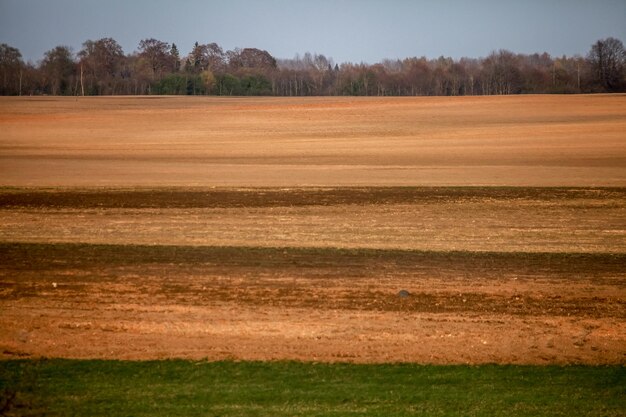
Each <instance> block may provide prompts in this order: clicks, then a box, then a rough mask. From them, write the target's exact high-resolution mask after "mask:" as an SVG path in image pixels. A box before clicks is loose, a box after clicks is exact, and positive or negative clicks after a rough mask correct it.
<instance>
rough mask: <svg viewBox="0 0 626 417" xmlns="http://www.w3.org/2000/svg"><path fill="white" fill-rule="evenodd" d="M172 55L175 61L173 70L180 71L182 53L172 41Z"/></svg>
mask: <svg viewBox="0 0 626 417" xmlns="http://www.w3.org/2000/svg"><path fill="white" fill-rule="evenodd" d="M170 56H171V57H172V60H173V61H174V68H173V72H178V70H179V69H180V53H179V52H178V47H177V46H176V44H175V43H172V48H171V49H170Z"/></svg>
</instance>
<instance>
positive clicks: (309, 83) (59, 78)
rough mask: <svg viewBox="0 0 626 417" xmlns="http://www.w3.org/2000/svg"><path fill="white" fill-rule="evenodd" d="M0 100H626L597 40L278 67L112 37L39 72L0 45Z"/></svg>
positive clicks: (250, 54)
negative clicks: (584, 46) (563, 46)
mask: <svg viewBox="0 0 626 417" xmlns="http://www.w3.org/2000/svg"><path fill="white" fill-rule="evenodd" d="M0 77H1V78H0V94H2V95H18V94H52V95H82V94H84V95H108V94H189V95H204V94H213V95H276V96H308V95H360V96H370V95H378V96H413V95H450V96H455V95H493V94H527V93H539V94H542V93H594V92H620V91H626V52H625V50H624V45H623V44H622V42H621V41H620V40H619V39H615V38H607V39H602V40H598V41H597V42H596V43H594V44H593V45H592V46H591V49H590V51H589V53H588V54H587V56H586V57H581V56H572V57H568V56H562V57H552V56H550V55H548V54H547V53H542V54H539V53H536V54H516V53H514V52H511V51H508V50H499V51H494V52H492V53H491V54H489V55H488V56H487V57H483V58H461V59H457V60H455V59H452V58H449V57H443V56H441V57H439V58H436V59H427V58H425V57H409V58H405V59H396V60H384V61H382V62H378V63H375V64H371V65H370V64H365V63H350V62H347V63H335V62H334V61H333V60H332V58H329V57H326V56H325V55H322V54H311V53H308V52H307V53H305V54H304V55H302V56H300V55H296V56H295V57H294V58H291V59H276V58H275V57H273V56H272V55H271V54H270V53H269V52H268V51H265V50H261V49H257V48H243V49H239V48H236V49H233V50H228V51H224V50H223V49H222V48H221V47H220V46H219V45H218V44H216V43H199V42H196V43H195V44H194V45H192V46H191V48H190V52H189V53H188V54H187V55H181V53H180V51H179V48H178V46H177V45H175V44H173V43H172V44H170V43H168V42H165V41H161V40H158V39H154V38H147V39H143V40H141V41H140V42H139V45H138V46H137V50H136V51H134V52H132V53H130V54H125V53H124V51H123V50H122V47H121V46H120V45H119V44H118V43H117V42H116V41H115V40H114V39H112V38H102V39H98V40H87V41H85V42H84V43H83V46H82V48H81V49H80V51H78V53H76V54H74V53H73V51H72V50H71V49H70V48H68V47H66V46H57V47H55V48H53V49H51V50H50V51H47V52H46V53H45V54H44V57H43V58H42V59H41V61H39V62H38V63H37V64H36V65H35V64H31V63H25V62H24V61H23V60H22V56H21V54H20V51H19V50H18V49H16V48H14V47H11V46H9V45H7V44H1V45H0Z"/></svg>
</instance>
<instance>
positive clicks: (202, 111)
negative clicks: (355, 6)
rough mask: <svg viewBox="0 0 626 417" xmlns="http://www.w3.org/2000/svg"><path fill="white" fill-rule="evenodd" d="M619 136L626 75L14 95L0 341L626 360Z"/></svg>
mask: <svg viewBox="0 0 626 417" xmlns="http://www.w3.org/2000/svg"><path fill="white" fill-rule="evenodd" d="M625 132H626V96H623V95H615V96H524V97H502V98H500V97H484V98H418V99H417V98H416V99H413V98H399V99H377V98H362V99H354V98H323V99H322V98H311V99H271V98H261V99H252V98H250V99H216V98H158V97H155V98H153V97H148V98H79V99H78V100H76V99H60V98H41V97H40V98H22V99H19V98H0V185H3V186H4V188H0V357H2V358H16V357H39V356H49V357H71V358H123V359H153V358H171V357H183V358H195V359H199V358H208V359H260V360H268V359H269V360H274V359H298V360H317V361H330V362H336V361H351V362H368V363H369V362H396V361H411V362H420V363H443V364H447V363H491V362H495V363H532V364H546V363H585V364H608V363H621V364H625V363H626V348H624V346H626V198H625V197H626V133H625ZM226 185H227V186H228V187H224V186H226ZM443 185H445V186H443ZM216 186H217V188H215V187H216ZM403 290H404V291H405V292H401V291H403Z"/></svg>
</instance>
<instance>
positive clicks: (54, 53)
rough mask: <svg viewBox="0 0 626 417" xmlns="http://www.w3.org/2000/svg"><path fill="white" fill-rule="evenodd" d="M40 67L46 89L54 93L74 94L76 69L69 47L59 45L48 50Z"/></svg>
mask: <svg viewBox="0 0 626 417" xmlns="http://www.w3.org/2000/svg"><path fill="white" fill-rule="evenodd" d="M40 69H41V71H42V76H43V79H44V82H43V84H44V91H46V92H47V93H49V94H52V95H58V94H73V91H72V90H73V88H75V86H74V81H75V72H76V69H75V62H74V57H73V54H72V50H71V49H70V48H69V47H67V46H57V47H56V48H54V49H51V50H49V51H48V52H46V53H45V55H44V59H43V61H42V62H41V65H40Z"/></svg>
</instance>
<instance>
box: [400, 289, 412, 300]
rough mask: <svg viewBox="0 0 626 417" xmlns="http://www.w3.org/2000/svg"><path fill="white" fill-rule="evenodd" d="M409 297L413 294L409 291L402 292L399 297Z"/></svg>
mask: <svg viewBox="0 0 626 417" xmlns="http://www.w3.org/2000/svg"><path fill="white" fill-rule="evenodd" d="M409 295H411V294H410V293H409V292H408V291H407V290H400V292H399V293H398V297H400V298H407V297H408V296H409Z"/></svg>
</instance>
